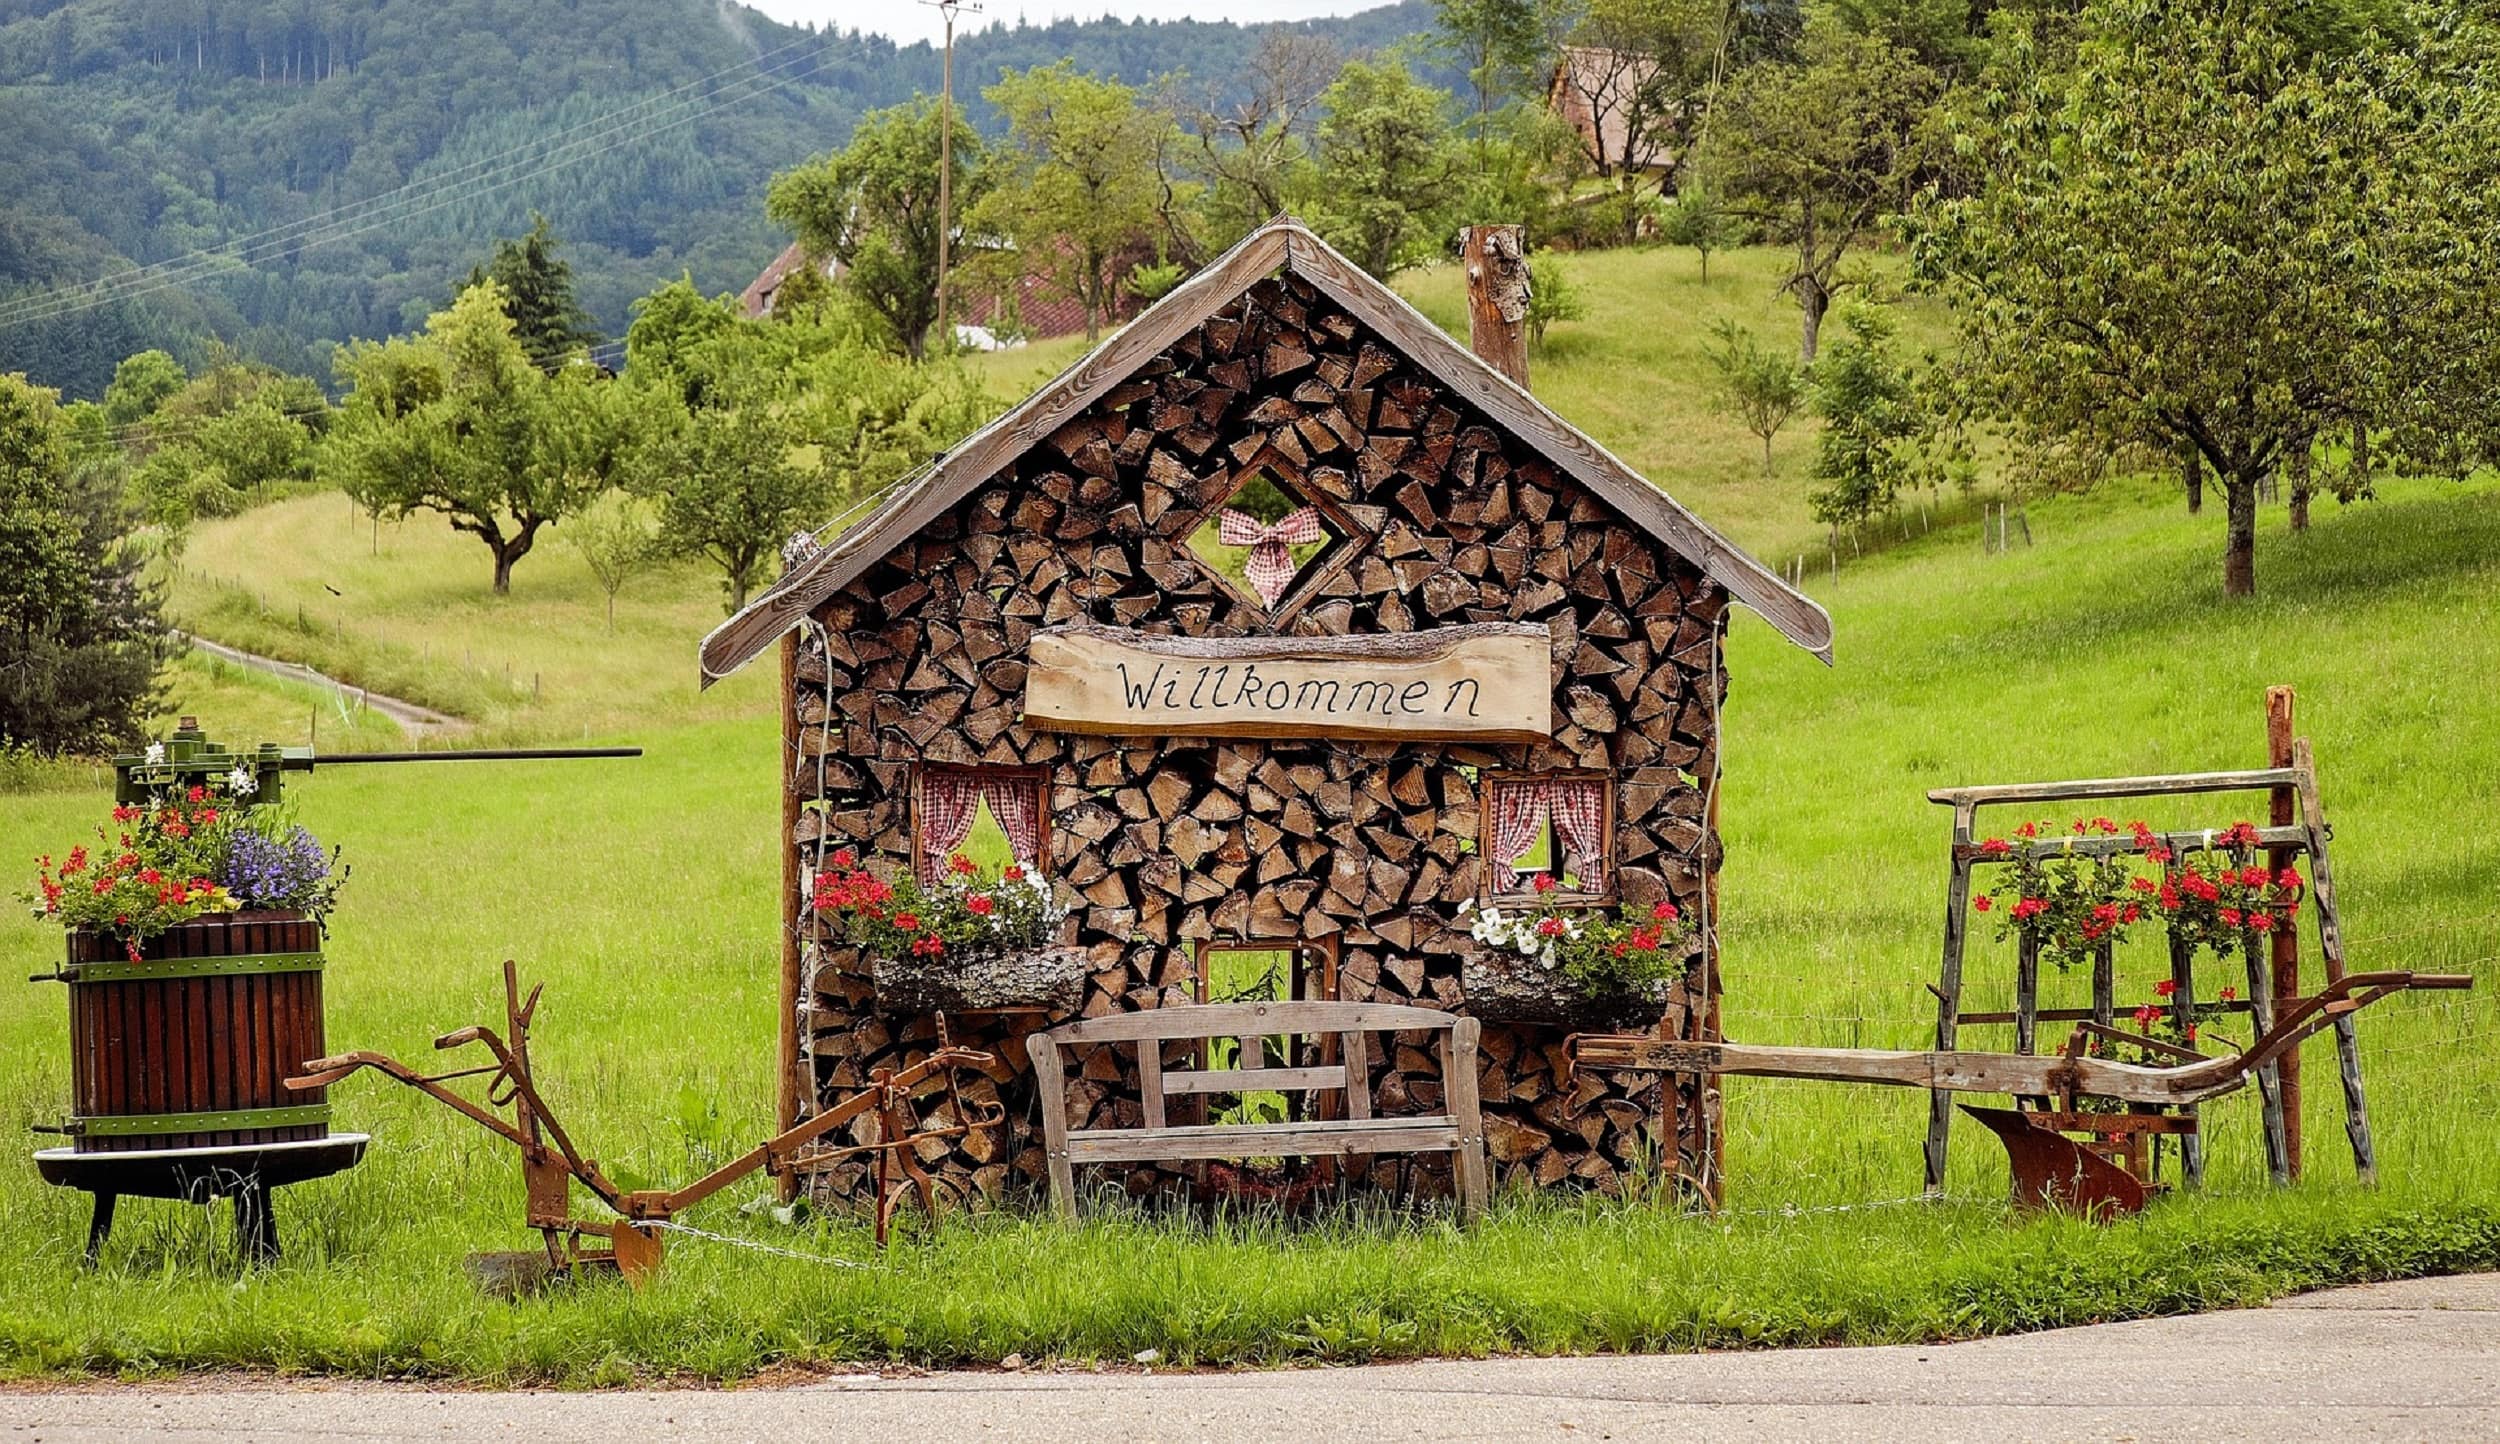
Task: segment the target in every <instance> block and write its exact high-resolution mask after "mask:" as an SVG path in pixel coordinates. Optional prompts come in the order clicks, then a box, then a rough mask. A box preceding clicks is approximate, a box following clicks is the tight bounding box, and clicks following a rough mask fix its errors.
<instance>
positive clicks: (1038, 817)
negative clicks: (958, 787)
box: [981, 777, 1042, 867]
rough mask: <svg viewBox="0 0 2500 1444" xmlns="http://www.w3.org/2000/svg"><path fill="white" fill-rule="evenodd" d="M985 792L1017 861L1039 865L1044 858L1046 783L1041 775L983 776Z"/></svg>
mask: <svg viewBox="0 0 2500 1444" xmlns="http://www.w3.org/2000/svg"><path fill="white" fill-rule="evenodd" d="M981 796H982V798H983V799H984V800H986V801H987V802H988V803H989V805H990V816H992V817H995V818H997V819H998V826H999V830H1000V831H1002V832H1004V833H1006V834H1007V851H1008V853H1009V855H1011V856H1012V857H1014V858H1015V860H1016V861H1018V862H1021V863H1025V864H1027V865H1029V866H1033V867H1039V866H1040V865H1041V861H1042V856H1041V854H1042V783H1041V779H1040V778H1038V777H983V778H982V779H981Z"/></svg>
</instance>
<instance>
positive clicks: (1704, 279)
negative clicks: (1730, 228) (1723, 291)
mask: <svg viewBox="0 0 2500 1444" xmlns="http://www.w3.org/2000/svg"><path fill="white" fill-rule="evenodd" d="M1701 283H1702V284H1703V285H1705V286H1707V285H1709V284H1710V253H1709V252H1708V251H1703V252H1702V253H1701Z"/></svg>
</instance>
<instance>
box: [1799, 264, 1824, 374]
mask: <svg viewBox="0 0 2500 1444" xmlns="http://www.w3.org/2000/svg"><path fill="white" fill-rule="evenodd" d="M1797 308H1798V309H1799V310H1800V311H1803V312H1804V313H1805V334H1804V337H1803V338H1802V339H1801V340H1800V341H1799V343H1798V346H1797V357H1798V362H1799V364H1801V365H1806V366H1811V365H1813V364H1814V350H1815V347H1816V346H1817V345H1819V344H1820V343H1821V341H1822V338H1823V314H1824V313H1825V312H1827V311H1829V310H1831V308H1832V293H1831V291H1830V289H1829V288H1828V287H1826V286H1825V285H1824V284H1823V280H1822V278H1821V277H1819V276H1814V275H1803V276H1799V277H1798V278H1797Z"/></svg>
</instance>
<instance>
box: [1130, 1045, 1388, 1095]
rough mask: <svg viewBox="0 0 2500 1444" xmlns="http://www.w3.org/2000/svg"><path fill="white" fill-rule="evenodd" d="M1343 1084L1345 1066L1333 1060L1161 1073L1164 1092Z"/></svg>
mask: <svg viewBox="0 0 2500 1444" xmlns="http://www.w3.org/2000/svg"><path fill="white" fill-rule="evenodd" d="M1140 1056H1143V1054H1142V1053H1141V1054H1140ZM1344 1086H1345V1069H1343V1068H1341V1067H1339V1066H1337V1065H1336V1064H1334V1063H1331V1064H1329V1065H1328V1066H1327V1067H1325V1068H1206V1069H1200V1070H1198V1071H1196V1072H1189V1073H1182V1072H1177V1071H1176V1072H1169V1073H1165V1074H1164V1075H1163V1091H1164V1092H1166V1093H1242V1092H1248V1091H1252V1090H1256V1089H1260V1088H1271V1089H1285V1088H1295V1089H1300V1088H1343V1087H1344Z"/></svg>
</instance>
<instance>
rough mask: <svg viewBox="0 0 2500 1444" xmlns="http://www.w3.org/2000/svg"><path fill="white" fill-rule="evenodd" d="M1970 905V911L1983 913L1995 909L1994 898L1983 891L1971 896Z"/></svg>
mask: <svg viewBox="0 0 2500 1444" xmlns="http://www.w3.org/2000/svg"><path fill="white" fill-rule="evenodd" d="M1970 905H1971V911H1973V912H1982V913H1984V912H1989V911H1992V910H1994V909H1995V907H1996V900H1995V899H1994V898H1991V897H1989V896H1988V895H1987V894H1986V893H1984V892H1983V893H1981V894H1980V895H1979V896H1977V897H1975V898H1972V899H1971V903H1970Z"/></svg>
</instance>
